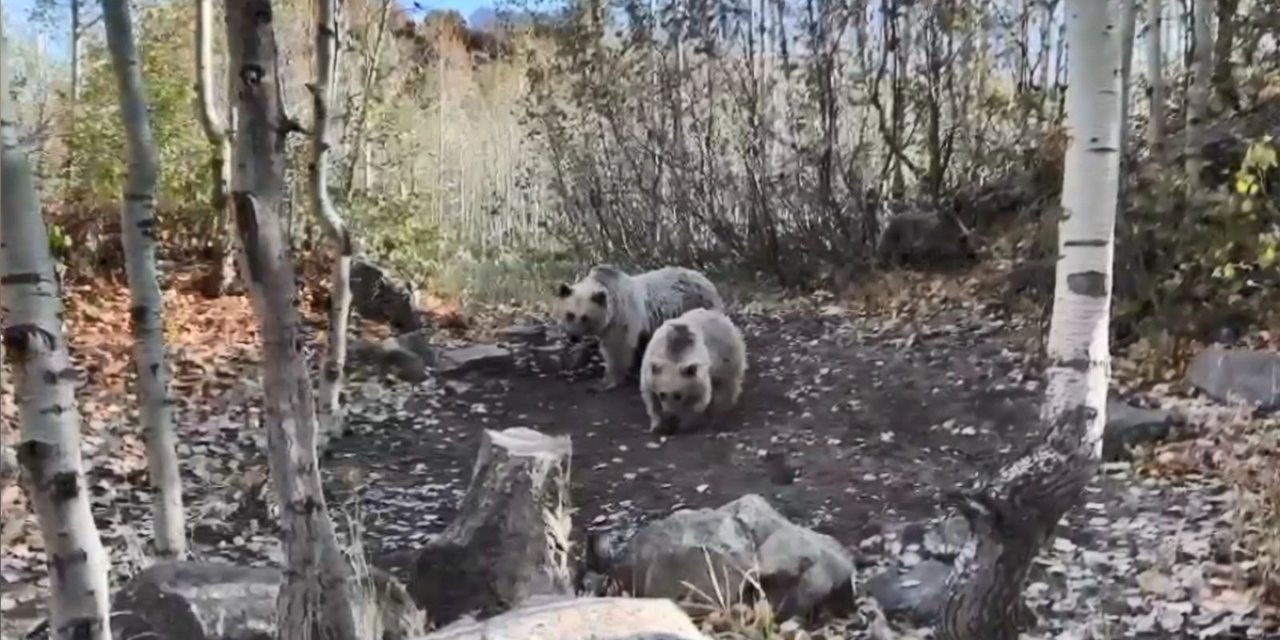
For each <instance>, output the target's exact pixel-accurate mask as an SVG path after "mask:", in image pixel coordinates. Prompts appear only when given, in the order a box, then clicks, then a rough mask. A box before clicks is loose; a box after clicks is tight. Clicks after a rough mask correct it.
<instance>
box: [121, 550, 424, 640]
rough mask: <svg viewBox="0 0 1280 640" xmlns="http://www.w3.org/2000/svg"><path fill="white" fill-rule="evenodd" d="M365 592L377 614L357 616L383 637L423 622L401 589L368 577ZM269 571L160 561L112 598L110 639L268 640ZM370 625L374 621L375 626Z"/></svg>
mask: <svg viewBox="0 0 1280 640" xmlns="http://www.w3.org/2000/svg"><path fill="white" fill-rule="evenodd" d="M370 577H372V578H373V580H372V581H370V585H371V586H370V588H369V589H368V591H367V592H366V593H367V594H368V596H369V598H370V600H369V602H371V603H372V604H373V606H375V607H377V611H378V615H376V616H369V617H363V616H362V619H364V620H366V621H368V622H369V624H370V625H371V626H376V627H378V629H377V632H378V633H379V634H382V635H380V636H377V637H382V638H388V639H390V638H407V637H410V636H411V635H413V634H417V633H420V632H421V631H422V630H423V626H424V623H425V618H424V616H422V615H421V614H420V613H419V612H417V611H416V609H415V608H414V607H413V605H412V601H411V600H410V599H409V597H408V595H407V593H406V592H405V591H404V588H403V587H402V586H400V585H399V584H398V583H396V582H395V579H394V578H392V577H391V576H390V575H388V574H386V573H383V572H380V571H375V572H374V573H373V574H371V576H370ZM280 582H281V574H280V572H279V571H278V570H276V569H269V568H251V567H239V566H236V565H231V564H220V563H200V562H164V563H159V564H155V565H152V566H151V567H149V568H147V569H146V570H144V571H142V572H141V573H139V574H138V575H136V576H134V577H133V579H132V580H130V581H129V582H128V584H126V585H125V586H124V587H123V588H122V589H121V590H120V591H119V592H117V593H116V595H115V597H114V598H113V599H112V603H111V610H112V618H111V630H112V633H113V635H114V636H115V637H117V638H149V639H150V640H170V639H172V640H271V639H272V638H275V637H276V629H275V618H276V594H277V592H278V591H279V589H280ZM375 620H376V622H374V621H375Z"/></svg>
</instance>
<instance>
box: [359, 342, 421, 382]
mask: <svg viewBox="0 0 1280 640" xmlns="http://www.w3.org/2000/svg"><path fill="white" fill-rule="evenodd" d="M348 353H349V354H350V355H349V357H350V363H351V364H352V365H353V366H363V367H369V368H372V369H374V370H375V371H377V372H378V373H379V374H383V373H390V374H392V375H395V376H396V377H398V378H400V379H401V380H405V381H407V382H412V383H415V384H416V383H418V382H422V381H423V380H426V379H427V363H426V361H425V360H423V359H422V358H421V357H419V356H418V355H417V354H415V353H413V352H412V351H409V350H408V349H404V348H403V347H401V345H400V343H399V342H398V341H397V340H396V339H395V338H387V339H386V340H383V341H382V342H381V343H377V342H371V341H368V340H355V341H353V342H352V343H351V347H350V348H349V350H348Z"/></svg>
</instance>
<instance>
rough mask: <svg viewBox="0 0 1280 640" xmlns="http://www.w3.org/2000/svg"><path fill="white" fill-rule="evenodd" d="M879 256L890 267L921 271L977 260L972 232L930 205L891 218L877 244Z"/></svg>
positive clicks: (950, 215)
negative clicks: (916, 267)
mask: <svg viewBox="0 0 1280 640" xmlns="http://www.w3.org/2000/svg"><path fill="white" fill-rule="evenodd" d="M876 256H877V258H878V259H879V260H880V261H881V262H884V263H886V264H891V265H909V266H921V267H928V266H941V265H946V264H955V263H967V262H972V261H973V260H975V259H976V258H977V254H976V252H975V251H974V249H973V246H972V240H971V238H970V234H969V231H968V230H967V229H965V228H964V225H963V224H961V223H960V220H959V219H957V218H956V217H955V216H954V215H952V214H950V213H948V212H944V211H940V210H938V209H937V208H936V207H934V206H932V205H929V204H921V205H918V206H917V207H916V208H914V209H909V210H906V211H903V212H902V213H898V214H896V215H893V216H892V217H890V218H889V219H888V221H887V222H886V223H885V226H884V229H883V230H882V231H881V232H880V237H879V238H878V239H877V241H876Z"/></svg>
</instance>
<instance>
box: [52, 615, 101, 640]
mask: <svg viewBox="0 0 1280 640" xmlns="http://www.w3.org/2000/svg"><path fill="white" fill-rule="evenodd" d="M101 628H102V620H100V619H98V618H75V619H73V620H68V621H67V624H65V625H63V628H62V629H58V630H57V631H58V632H57V635H58V637H62V638H70V639H71V640H89V639H90V638H96V637H97V636H98V630H99V629H101Z"/></svg>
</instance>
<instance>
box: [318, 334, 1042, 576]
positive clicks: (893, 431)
mask: <svg viewBox="0 0 1280 640" xmlns="http://www.w3.org/2000/svg"><path fill="white" fill-rule="evenodd" d="M955 315H956V316H957V317H960V316H961V314H955ZM736 319H737V321H738V322H739V323H740V325H741V326H742V327H743V329H744V332H745V334H746V336H747V341H748V346H749V353H750V365H749V370H748V375H747V380H746V383H745V385H744V391H743V402H742V404H741V405H740V406H739V408H738V410H737V412H736V414H735V416H734V419H733V420H732V421H731V422H730V424H732V425H733V426H732V428H730V429H726V430H723V431H721V432H718V433H715V432H711V431H705V430H704V431H694V432H688V433H679V434H676V435H674V436H670V437H656V436H653V435H651V434H649V433H648V430H647V425H648V423H647V418H646V415H645V411H644V406H643V404H642V401H641V398H640V396H639V393H638V391H637V389H636V388H635V387H634V385H631V386H627V387H625V388H619V389H615V390H613V391H609V392H594V391H592V390H591V386H592V383H593V382H594V378H595V376H596V375H598V374H599V368H598V367H592V368H589V369H588V370H587V371H585V372H584V371H582V370H579V371H577V372H572V373H568V374H539V373H537V372H536V371H534V370H532V369H530V368H527V367H521V368H517V369H516V370H514V371H512V372H510V373H508V374H498V375H494V374H480V373H473V374H470V375H468V376H467V377H465V378H462V379H459V380H456V381H450V382H446V383H443V384H444V388H445V390H446V393H445V394H444V395H443V397H440V396H436V395H434V394H429V395H425V397H415V398H413V399H411V400H410V401H409V403H408V405H407V407H406V408H407V409H408V412H409V413H410V414H411V415H413V416H414V417H412V418H410V419H409V420H404V419H401V420H391V421H386V420H383V421H381V423H380V424H378V425H376V426H374V425H369V427H372V428H370V429H368V431H369V435H368V436H359V437H352V438H346V439H343V440H342V441H340V442H339V443H338V444H337V446H336V448H335V452H334V459H333V460H332V461H331V462H330V463H328V468H329V469H330V470H331V471H332V472H333V473H334V474H336V475H341V474H343V473H344V469H345V468H347V467H351V473H360V471H359V469H365V470H367V472H368V473H369V474H370V476H369V477H366V478H365V482H366V483H367V484H366V485H365V486H364V488H363V489H362V491H361V493H362V498H363V499H362V500H361V502H362V504H363V505H364V506H363V509H364V515H365V523H366V525H367V527H368V529H367V533H368V534H369V535H368V539H369V541H370V543H371V544H370V547H371V548H370V551H371V552H372V554H373V556H374V557H375V558H377V557H379V556H382V555H386V554H388V553H391V554H394V552H397V551H401V550H403V549H407V548H412V546H413V545H414V544H415V543H416V541H418V540H420V539H421V538H422V537H423V534H424V533H433V532H435V531H436V530H438V529H440V528H442V527H443V526H444V524H445V523H447V522H448V521H449V520H450V518H451V517H452V515H453V514H452V511H453V507H454V500H453V499H454V498H455V497H456V496H458V495H460V491H461V490H462V489H463V488H464V487H465V484H464V482H465V480H466V477H467V473H468V472H469V470H470V468H471V465H472V462H473V460H474V457H475V454H476V449H477V446H478V442H479V436H480V432H481V430H482V429H486V428H494V429H499V428H507V427H515V426H526V427H531V428H534V429H538V430H540V431H543V432H546V433H550V434H563V435H568V436H571V437H572V441H573V456H574V460H573V471H572V473H573V486H574V495H573V499H574V503H575V505H574V506H575V507H577V508H578V509H579V511H578V513H577V516H576V522H577V523H578V524H579V525H580V526H584V527H586V528H588V529H593V530H609V529H614V530H618V529H621V530H624V531H625V530H627V529H630V528H632V527H634V526H635V525H636V524H638V523H640V522H643V521H645V520H648V519H651V518H653V517H656V516H661V515H663V514H666V513H670V512H671V511H672V510H674V509H676V508H678V507H714V506H719V505H721V504H723V503H725V502H728V501H730V500H733V499H735V498H737V497H739V496H741V495H743V494H746V493H758V494H760V495H762V496H765V497H766V498H768V499H769V500H770V501H772V502H773V503H774V504H775V505H776V506H777V508H778V509H779V510H780V511H782V512H783V513H784V514H785V515H787V516H788V517H790V518H791V519H792V520H794V521H796V522H798V523H803V524H806V525H808V526H811V527H813V528H815V529H817V530H819V531H822V532H825V533H829V534H831V535H832V536H834V537H836V538H837V539H839V540H841V541H842V542H845V543H846V544H849V545H850V546H856V544H857V543H858V541H859V540H861V539H862V538H863V537H865V536H867V535H870V534H872V533H875V532H876V531H877V530H878V529H879V528H880V526H881V525H882V524H889V523H896V522H900V521H902V520H904V519H913V518H919V517H925V516H928V515H932V514H934V513H936V509H937V505H938V492H939V490H940V489H945V488H949V487H956V486H957V485H960V484H962V483H965V482H968V481H969V480H970V479H971V478H972V477H973V476H974V475H975V473H977V472H979V471H980V470H983V469H989V468H991V466H992V465H994V464H998V463H999V462H1000V461H1001V460H1002V459H1003V457H1004V455H1003V454H1007V453H1008V452H1009V451H1010V449H1011V448H1012V447H1015V446H1016V445H1018V444H1019V443H1021V442H1023V441H1024V440H1025V437H1026V434H1027V433H1028V431H1033V430H1034V421H1033V418H1034V416H1035V405H1034V402H1035V389H1036V388H1037V383H1036V381H1034V380H1026V379H1024V378H1023V369H1022V366H1021V363H1022V356H1021V355H1020V351H1019V350H1018V349H1017V348H1016V347H1017V345H1018V344H1019V343H1020V340H1021V338H1015V337H1013V335H1011V333H1010V332H1008V331H1005V330H1003V328H1002V327H1001V326H999V325H998V324H995V323H992V322H991V321H970V322H969V325H968V326H966V325H965V324H963V323H962V322H960V321H958V320H956V321H954V322H953V321H951V320H949V319H944V320H942V321H940V322H938V323H935V324H933V325H932V326H929V327H923V326H915V327H911V326H902V327H899V328H897V329H888V330H885V329H884V327H883V326H882V325H881V326H877V325H873V324H871V323H868V322H863V321H859V320H856V319H854V320H850V319H847V318H844V317H839V316H836V315H831V316H826V317H824V316H821V315H819V314H815V313H814V312H813V311H812V310H810V311H807V312H792V313H789V314H779V315H763V314H750V315H744V314H737V317H736ZM428 415H429V416H431V417H432V418H433V419H432V420H430V422H434V423H435V424H428V425H425V426H424V425H423V424H422V421H421V420H420V419H419V416H428ZM359 421H360V418H359V417H358V416H357V417H354V418H353V422H354V423H356V424H359ZM362 430H363V429H362ZM344 497H345V496H344ZM424 502H426V503H430V504H423V503H424ZM415 503H416V504H415ZM428 514H429V515H428ZM424 516H426V517H425V518H424ZM390 564H392V565H394V564H396V563H395V562H392V563H390Z"/></svg>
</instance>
